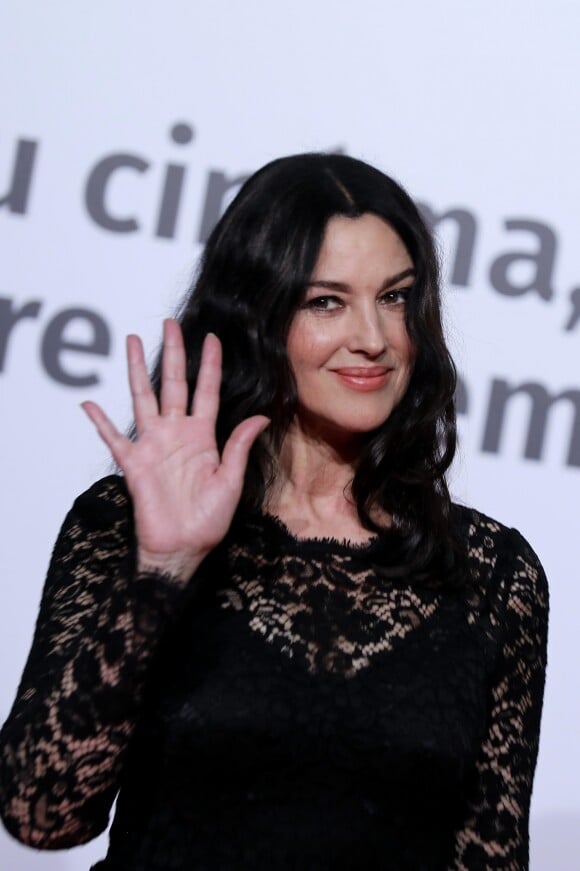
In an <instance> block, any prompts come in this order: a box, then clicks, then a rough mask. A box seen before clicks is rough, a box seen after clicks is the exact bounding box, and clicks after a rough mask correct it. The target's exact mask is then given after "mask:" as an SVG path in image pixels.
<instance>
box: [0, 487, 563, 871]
mask: <svg viewBox="0 0 580 871" xmlns="http://www.w3.org/2000/svg"><path fill="white" fill-rule="evenodd" d="M457 510H458V513H459V517H460V522H461V523H462V527H463V529H464V534H465V535H466V536H467V539H468V544H469V558H470V564H471V568H472V577H471V579H469V580H468V581H467V582H466V585H465V588H464V589H462V590H461V591H449V590H440V591H437V590H434V589H428V588H422V587H416V588H413V587H411V586H410V585H405V584H402V583H400V584H394V583H393V582H392V581H390V580H388V579H386V578H385V577H384V575H383V573H381V566H382V565H384V563H385V561H386V560H388V552H387V544H386V543H385V541H383V540H382V539H381V538H380V537H379V538H377V539H376V540H373V541H371V542H370V543H369V544H367V545H349V544H348V543H346V542H337V541H332V540H304V541H302V540H298V539H296V538H294V537H293V536H292V535H290V533H289V532H288V531H287V530H286V529H285V528H284V527H283V526H282V525H281V524H280V523H279V522H277V521H276V520H275V519H273V518H270V517H267V516H262V515H256V516H253V517H249V518H245V519H243V520H240V521H238V522H237V523H236V524H235V525H234V527H233V528H232V530H231V532H230V535H229V537H228V539H227V541H226V542H225V543H224V546H223V547H222V548H220V549H219V551H218V552H216V553H215V554H214V555H212V557H210V559H208V560H207V561H206V563H205V564H204V566H203V567H202V569H201V570H200V571H199V573H198V576H196V578H195V579H194V582H193V584H192V585H191V587H190V589H188V590H187V591H186V592H185V593H183V592H182V591H180V590H179V589H178V588H177V587H176V586H174V585H173V584H172V582H171V579H167V578H162V577H156V576H147V577H143V576H138V575H135V572H134V569H133V565H132V552H133V540H132V535H133V533H132V523H131V513H130V506H129V502H128V499H127V496H126V493H125V490H124V486H123V482H122V480H121V479H118V478H115V477H111V478H107V479H104V480H103V481H101V482H99V483H98V484H96V485H95V486H94V487H93V488H91V490H89V491H88V492H87V493H86V494H84V495H83V496H82V497H80V498H79V499H78V500H77V501H76V503H75V505H74V506H73V509H72V511H71V512H70V514H69V515H68V517H67V519H66V520H65V524H64V526H63V529H62V531H61V534H60V536H59V539H58V541H57V544H56V547H55V550H54V553H53V558H52V561H51V566H50V569H49V573H48V577H47V582H46V585H45V590H44V594H43V599H42V603H41V608H40V613H39V618H38V623H37V627H36V633H35V638H34V642H33V645H32V649H31V653H30V656H29V659H28V662H27V665H26V668H25V671H24V675H23V678H22V682H21V685H20V688H19V691H18V695H17V699H16V701H15V704H14V707H13V710H12V712H11V714H10V717H9V719H8V721H7V723H6V724H5V726H4V728H3V731H2V756H1V763H0V764H1V767H0V772H1V781H0V797H1V806H2V813H3V817H4V820H5V823H6V825H7V827H8V828H9V829H10V831H11V832H13V834H14V835H15V836H16V837H19V838H20V839H21V840H24V841H25V842H27V843H31V844H33V845H35V846H38V847H47V848H58V847H66V846H71V845H73V844H76V843H80V842H82V841H85V840H88V839H90V838H92V837H94V836H95V835H96V834H97V833H99V832H100V831H102V830H103V828H105V826H106V825H107V820H108V815H109V812H110V807H111V804H112V801H113V799H114V797H115V794H116V793H117V791H118V790H119V789H120V796H119V801H118V805H117V811H116V817H115V820H114V823H113V827H112V830H111V846H110V850H109V855H108V857H107V859H106V860H104V862H103V863H102V864H101V863H100V864H99V867H100V868H102V869H103V871H105V869H107V871H112V869H123V871H132V869H135V871H137V869H143V871H145V869H147V871H149V869H150V871H162V869H163V871H169V869H175V871H177V869H192V868H199V869H202V868H203V869H206V868H207V869H218V868H219V869H222V868H223V869H226V868H229V869H234V868H236V869H237V868H240V869H244V868H248V869H250V868H252V869H261V868H263V869H266V868H268V869H286V868H287V869H291V868H292V869H331V868H332V869H341V868H343V869H348V868H358V867H364V868H369V869H372V868H381V869H384V868H389V869H395V871H396V869H401V871H402V869H413V871H418V869H425V871H428V869H429V871H431V869H433V871H434V869H449V871H450V869H455V871H460V869H465V871H476V869H496V871H499V869H502V871H507V869H514V871H519V869H525V868H527V849H528V833H527V827H528V812H529V801H530V795H531V788H532V780H533V772H534V767H535V761H536V754H537V747H538V734H539V723H540V714H541V704H542V692H543V682H544V672H545V655H546V626H547V606H548V603H547V587H546V581H545V577H544V574H543V571H542V569H541V566H540V564H539V562H538V560H537V558H536V556H535V555H534V554H533V552H532V551H531V549H530V548H529V546H528V545H527V543H526V542H525V541H524V540H523V539H522V538H521V536H520V535H519V534H518V533H517V532H515V531H513V530H508V529H506V528H505V527H502V526H501V525H500V524H498V523H496V522H495V521H493V520H490V519H489V518H486V517H484V516H482V515H479V514H477V513H476V512H473V511H470V510H468V509H457Z"/></svg>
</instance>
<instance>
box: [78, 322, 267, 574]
mask: <svg viewBox="0 0 580 871" xmlns="http://www.w3.org/2000/svg"><path fill="white" fill-rule="evenodd" d="M127 362H128V369H129V385H130V388H131V395H132V399H133V412H134V415H135V425H136V431H137V438H136V440H135V441H131V440H130V439H128V438H127V437H126V436H124V435H122V434H121V433H120V432H119V431H118V430H117V429H116V428H115V426H114V424H113V423H112V422H111V421H110V420H109V418H108V417H107V415H106V414H105V412H104V411H103V410H102V409H101V408H100V406H98V405H97V404H96V403H94V402H84V403H83V405H82V407H83V408H84V410H85V412H86V413H87V415H88V416H89V418H90V419H91V420H92V422H93V423H94V425H95V427H96V429H97V431H98V433H99V435H100V436H101V438H102V439H103V441H104V442H105V444H106V445H107V446H108V447H109V450H110V451H111V454H112V455H113V457H114V459H115V461H116V462H117V463H118V465H119V466H120V467H121V469H122V470H123V473H124V475H125V479H126V482H127V486H128V489H129V492H130V494H131V497H132V499H133V509H134V514H135V530H136V535H137V560H138V566H139V567H140V568H146V569H155V570H159V571H163V572H167V573H169V574H171V575H172V576H174V577H175V578H176V579H179V580H180V581H185V580H187V579H189V578H190V577H191V575H192V574H193V572H194V571H195V570H196V568H197V566H198V565H199V563H200V562H201V561H202V560H203V558H204V557H205V556H206V555H207V554H208V553H209V552H210V551H211V550H212V549H213V548H214V547H215V546H216V545H217V544H219V542H220V541H221V540H222V539H223V537H224V536H225V534H226V532H227V531H228V528H229V525H230V523H231V520H232V517H233V515H234V512H235V510H236V507H237V505H238V502H239V500H240V496H241V492H242V486H243V481H244V473H245V469H246V465H247V461H248V454H249V451H250V448H251V446H252V444H253V442H254V440H255V439H256V438H257V436H258V435H259V434H260V433H261V432H262V431H263V430H264V429H265V427H266V426H267V424H268V422H269V421H268V418H266V417H264V416H262V415H256V416H255V417H250V418H248V419H247V420H244V421H242V423H240V424H238V426H237V427H236V428H235V429H234V431H233V432H232V434H231V435H230V437H229V439H228V441H227V443H226V445H225V447H224V449H223V452H222V455H221V457H220V454H219V451H218V448H217V444H216V438H215V424H216V419H217V415H218V410H219V390H220V383H221V344H220V341H219V339H218V338H217V336H214V335H213V334H209V335H208V336H207V337H206V339H205V342H204V345H203V351H202V358H201V363H200V369H199V375H198V379H197V384H196V387H195V392H194V396H193V402H192V408H191V414H189V413H188V411H189V410H188V408H187V382H186V378H185V369H186V361H185V349H184V346H183V337H182V334H181V327H180V326H179V324H178V323H177V322H176V321H174V320H166V321H165V323H164V326H163V361H162V381H161V398H160V402H158V401H157V398H156V397H155V394H154V392H153V389H152V386H151V381H150V379H149V375H148V373H147V367H146V364H145V356H144V353H143V345H142V343H141V340H140V339H139V337H138V336H128V337H127Z"/></svg>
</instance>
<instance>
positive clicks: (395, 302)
mask: <svg viewBox="0 0 580 871" xmlns="http://www.w3.org/2000/svg"><path fill="white" fill-rule="evenodd" d="M410 292H411V288H410V287H397V288H395V289H394V290H387V291H386V293H383V294H382V296H381V297H380V300H381V302H383V303H384V304H385V305H388V306H389V307H390V308H391V307H392V308H399V307H401V308H403V307H404V306H405V305H406V304H407V299H408V297H409V293H410Z"/></svg>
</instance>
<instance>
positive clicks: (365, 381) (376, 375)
mask: <svg viewBox="0 0 580 871" xmlns="http://www.w3.org/2000/svg"><path fill="white" fill-rule="evenodd" d="M332 371H333V372H334V374H335V375H336V376H337V377H338V379H339V380H340V381H341V383H342V384H344V385H345V386H346V387H350V388H351V389H352V390H359V391H361V392H363V393H364V392H367V391H371V390H379V389H380V388H381V387H384V385H385V384H386V383H387V381H388V379H389V375H390V373H391V371H392V370H391V369H387V368H386V367H385V366H344V367H341V368H340V369H333V370H332Z"/></svg>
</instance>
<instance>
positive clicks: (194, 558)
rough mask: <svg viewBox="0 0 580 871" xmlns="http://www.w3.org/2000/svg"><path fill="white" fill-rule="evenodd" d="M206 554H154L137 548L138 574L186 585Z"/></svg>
mask: <svg viewBox="0 0 580 871" xmlns="http://www.w3.org/2000/svg"><path fill="white" fill-rule="evenodd" d="M204 557H205V554H191V553H154V552H152V551H147V550H145V549H143V548H141V547H138V548H137V566H136V567H137V574H159V575H163V576H164V577H167V578H171V579H172V580H174V581H175V583H178V584H185V583H187V581H189V579H190V578H191V576H192V575H193V574H195V572H196V571H197V568H198V567H199V565H200V563H201V562H202V561H203V559H204Z"/></svg>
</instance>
